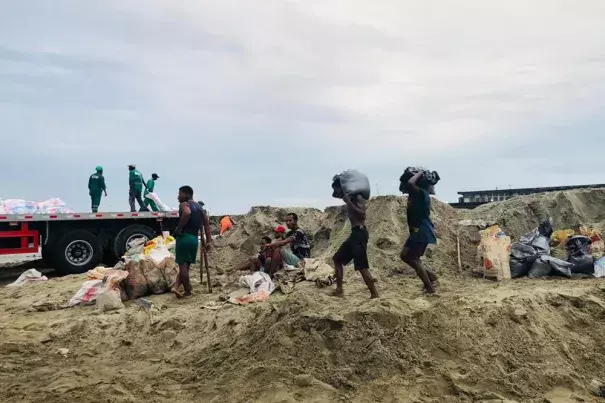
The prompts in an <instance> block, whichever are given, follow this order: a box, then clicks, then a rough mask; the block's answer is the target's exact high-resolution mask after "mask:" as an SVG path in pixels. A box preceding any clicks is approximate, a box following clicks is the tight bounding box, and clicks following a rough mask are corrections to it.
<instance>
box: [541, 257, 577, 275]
mask: <svg viewBox="0 0 605 403" xmlns="http://www.w3.org/2000/svg"><path fill="white" fill-rule="evenodd" d="M540 260H542V261H543V262H547V263H548V264H549V265H550V268H551V269H552V271H551V274H557V275H560V276H563V277H568V278H569V277H571V274H572V273H571V268H572V267H573V264H571V263H569V262H566V261H565V260H562V259H557V258H555V257H552V256H548V255H543V256H540Z"/></svg>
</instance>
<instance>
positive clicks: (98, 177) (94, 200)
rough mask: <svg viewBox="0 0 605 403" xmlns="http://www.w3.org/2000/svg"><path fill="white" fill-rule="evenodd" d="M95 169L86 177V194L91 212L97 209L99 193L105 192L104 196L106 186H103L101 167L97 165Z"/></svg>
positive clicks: (99, 203)
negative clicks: (88, 196) (88, 197)
mask: <svg viewBox="0 0 605 403" xmlns="http://www.w3.org/2000/svg"><path fill="white" fill-rule="evenodd" d="M95 171H96V173H94V174H92V175H90V178H88V194H89V195H90V202H91V208H92V212H93V213H96V212H98V211H99V206H100V205H101V195H102V194H103V192H104V193H105V197H107V188H106V187H105V177H104V176H103V167H102V166H98V167H97V168H96V169H95Z"/></svg>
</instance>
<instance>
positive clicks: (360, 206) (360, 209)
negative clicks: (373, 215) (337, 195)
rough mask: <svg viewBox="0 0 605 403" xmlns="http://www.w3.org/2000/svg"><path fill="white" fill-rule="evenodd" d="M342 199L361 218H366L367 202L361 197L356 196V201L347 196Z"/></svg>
mask: <svg viewBox="0 0 605 403" xmlns="http://www.w3.org/2000/svg"><path fill="white" fill-rule="evenodd" d="M342 199H343V200H344V202H345V203H346V204H347V206H349V207H350V208H351V210H353V211H354V212H355V213H357V214H359V216H360V217H362V218H366V202H365V200H364V199H363V197H362V196H361V195H356V196H355V201H353V200H351V198H350V197H349V196H348V195H346V194H345V195H344V197H343V198H342Z"/></svg>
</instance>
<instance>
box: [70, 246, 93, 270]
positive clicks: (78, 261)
mask: <svg viewBox="0 0 605 403" xmlns="http://www.w3.org/2000/svg"><path fill="white" fill-rule="evenodd" d="M93 255H94V250H93V247H92V245H91V244H90V243H88V242H87V241H83V240H77V241H73V242H71V243H70V244H69V245H67V248H65V259H66V260H67V261H68V262H69V263H71V264H72V265H74V266H84V265H86V264H88V263H89V262H90V261H91V260H92V257H93Z"/></svg>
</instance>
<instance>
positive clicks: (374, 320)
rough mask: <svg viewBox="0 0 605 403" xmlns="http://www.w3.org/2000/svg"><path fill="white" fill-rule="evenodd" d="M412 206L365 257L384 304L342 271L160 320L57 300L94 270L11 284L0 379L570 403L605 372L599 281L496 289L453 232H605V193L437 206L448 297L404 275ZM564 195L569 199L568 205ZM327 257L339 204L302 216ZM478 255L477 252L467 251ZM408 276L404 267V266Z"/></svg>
mask: <svg viewBox="0 0 605 403" xmlns="http://www.w3.org/2000/svg"><path fill="white" fill-rule="evenodd" d="M405 203H406V202H405V200H404V199H402V198H397V197H380V198H376V199H373V200H372V201H371V202H370V204H369V211H368V226H369V230H370V233H371V243H370V248H369V252H370V261H371V264H372V271H373V273H375V276H376V277H377V278H378V280H379V283H378V289H379V292H380V293H381V298H380V299H379V300H368V292H367V289H366V288H365V286H364V284H363V281H362V280H361V278H360V277H359V276H358V275H357V274H356V273H355V272H354V271H353V270H352V269H347V270H346V277H345V281H346V284H345V292H346V298H345V299H335V298H333V297H330V296H329V295H328V292H329V291H330V290H329V289H317V288H315V287H314V285H313V284H312V283H299V284H297V285H296V287H295V289H294V291H293V293H291V294H289V295H283V294H279V293H277V294H274V295H272V296H271V298H270V300H269V301H268V302H265V303H261V304H257V305H252V306H244V307H240V306H234V305H229V304H223V303H222V302H220V298H219V297H220V296H221V295H224V294H226V293H227V292H229V291H230V290H231V289H233V283H234V282H235V281H236V277H235V276H229V275H217V273H216V272H213V276H214V278H215V282H216V283H217V284H216V286H215V293H214V294H212V295H207V294H203V293H202V292H201V291H202V287H201V285H200V284H199V281H198V280H197V279H199V272H198V271H197V270H198V269H197V267H196V268H195V270H194V272H193V273H192V278H193V279H194V281H195V284H194V288H195V291H196V294H195V295H194V297H192V298H191V299H187V300H178V301H177V300H175V299H173V298H172V296H171V295H162V296H153V297H150V298H149V300H150V301H151V302H152V303H153V309H152V313H153V316H152V320H153V321H152V322H151V321H150V318H149V316H148V315H147V314H146V313H145V312H144V311H143V310H141V308H139V307H138V306H137V305H136V304H135V303H133V302H127V303H126V308H125V309H123V310H121V311H118V312H113V313H106V314H101V313H97V312H95V311H94V308H92V307H77V308H72V309H58V308H59V306H60V305H61V304H62V303H64V302H65V301H67V300H68V299H69V298H70V297H71V296H72V295H73V294H74V293H75V292H76V291H77V289H78V288H79V287H80V285H81V283H82V281H83V279H84V276H68V277H64V278H59V279H51V280H49V281H48V282H46V283H38V284H31V285H28V286H26V287H23V288H18V289H15V288H2V289H0V387H1V388H2V390H4V391H5V395H4V396H5V400H6V401H24V402H37V401H44V402H68V401H69V402H71V401H80V400H84V399H86V400H88V401H91V400H92V401H111V402H138V401H143V400H145V401H150V402H163V401H171V402H192V401H200V402H242V403H244V402H263V403H267V402H268V403H278V402H279V403H284V402H287V403H290V402H331V401H340V402H359V403H370V402H494V403H495V402H503V401H508V402H512V401H516V402H545V401H548V402H553V403H562V402H574V401H579V402H581V401H593V400H592V399H593V398H592V397H591V395H590V392H589V391H588V389H587V387H588V385H589V383H590V382H591V381H592V380H593V379H595V378H597V379H598V378H602V377H604V376H603V374H604V373H605V347H603V346H605V323H604V322H603V320H602V319H603V317H605V287H604V286H603V283H602V281H599V280H583V281H577V280H566V279H560V280H529V279H522V280H517V281H510V282H506V283H491V282H487V281H483V280H477V279H473V278H471V277H470V276H469V275H467V273H462V275H460V274H459V272H458V269H457V257H456V236H457V234H460V239H461V242H462V244H461V247H462V249H463V252H464V253H465V256H464V259H465V261H466V260H468V261H473V260H474V256H473V254H472V253H471V252H470V251H471V250H472V249H473V246H474V245H473V239H472V238H473V237H474V236H476V234H475V233H474V232H473V231H472V230H471V229H469V228H470V227H463V228H459V226H458V222H459V221H460V220H461V219H463V218H467V219H469V218H473V219H477V218H484V219H486V220H487V221H489V220H496V221H498V222H499V223H500V224H501V225H502V226H503V228H504V229H505V230H506V231H507V232H508V233H510V234H511V235H512V236H518V235H520V234H522V233H524V232H526V231H527V230H530V229H532V228H533V227H535V226H536V225H537V224H538V222H539V221H540V220H541V219H543V218H545V217H548V216H549V215H551V216H553V218H554V220H555V224H556V225H557V226H558V227H559V226H565V227H570V226H574V225H577V224H579V223H584V224H596V225H601V224H602V222H603V219H604V217H603V215H602V214H601V213H600V212H599V206H598V205H597V203H600V206H601V208H605V194H604V193H603V192H602V191H590V192H569V193H561V194H549V195H540V196H535V197H529V198H521V199H518V200H511V201H508V202H504V203H498V204H493V205H490V206H485V207H482V208H481V209H478V210H476V211H472V212H464V213H459V212H457V211H455V210H453V209H452V208H450V207H449V206H447V205H444V204H442V203H438V202H436V203H434V205H433V213H434V220H435V223H436V226H437V231H438V233H439V245H438V247H437V248H434V249H433V250H432V252H431V253H430V254H429V256H427V263H428V264H429V265H431V266H432V267H434V268H436V269H437V270H438V271H439V272H440V273H441V274H442V275H443V277H442V280H441V283H442V284H441V286H440V288H439V296H437V297H425V296H424V295H422V293H421V290H420V282H419V281H418V280H417V279H413V278H409V277H408V276H406V275H398V274H394V273H393V269H398V268H401V265H400V264H399V262H398V254H399V249H400V247H401V243H402V242H403V239H404V238H405V235H406V222H405V214H404V211H405ZM555 203H560V204H561V208H560V209H558V208H557V207H556V206H555ZM294 211H295V212H297V213H298V214H299V215H300V217H301V219H300V224H301V226H302V227H304V228H305V229H306V230H307V231H308V233H309V235H310V236H311V238H312V242H313V246H314V250H313V253H314V254H315V256H316V257H319V258H322V259H329V258H330V256H331V255H332V253H333V252H334V250H335V248H336V247H337V246H338V245H339V243H340V242H341V241H342V240H343V239H344V237H345V236H346V235H347V233H348V224H347V223H346V222H345V215H344V211H343V209H342V208H330V209H327V210H326V211H324V212H322V211H319V210H314V209H294ZM287 212H288V210H286V209H277V208H269V207H257V208H254V209H252V211H251V212H250V213H249V214H247V215H245V216H241V217H234V219H236V221H237V222H238V226H237V227H236V229H235V230H234V231H233V232H231V233H230V234H229V235H228V236H226V237H225V238H224V239H221V240H220V241H219V242H218V245H217V250H216V251H215V252H214V253H213V254H212V257H211V258H212V265H213V266H215V267H219V268H222V269H225V268H227V267H228V266H229V265H232V264H235V263H237V262H238V261H239V260H240V259H243V258H245V257H246V256H247V255H249V254H250V253H252V252H254V251H256V248H257V246H256V244H257V242H258V237H259V236H262V235H265V234H267V233H270V232H271V229H272V228H273V227H274V226H275V225H276V224H277V223H283V221H284V218H285V214H286V213H287ZM467 251H468V253H467ZM407 273H409V272H407Z"/></svg>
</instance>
